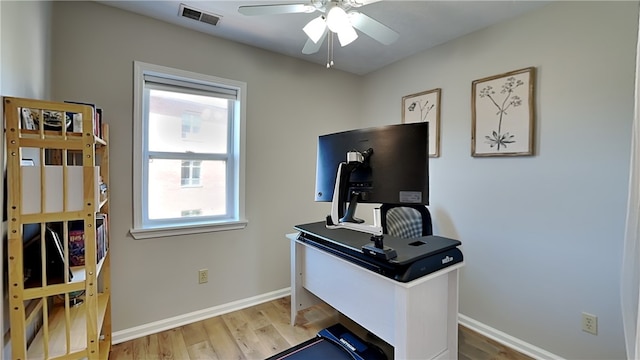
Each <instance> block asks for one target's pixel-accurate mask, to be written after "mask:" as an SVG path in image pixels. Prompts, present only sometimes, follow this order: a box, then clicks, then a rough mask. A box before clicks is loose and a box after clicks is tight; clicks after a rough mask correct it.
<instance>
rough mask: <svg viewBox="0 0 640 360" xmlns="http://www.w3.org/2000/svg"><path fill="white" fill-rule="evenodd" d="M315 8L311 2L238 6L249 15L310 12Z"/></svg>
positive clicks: (240, 11)
mask: <svg viewBox="0 0 640 360" xmlns="http://www.w3.org/2000/svg"><path fill="white" fill-rule="evenodd" d="M315 10H316V9H315V7H313V6H310V5H309V4H271V5H244V6H240V7H239V8H238V12H239V13H240V14H243V15H249V16H254V15H277V14H294V13H310V12H314V11H315Z"/></svg>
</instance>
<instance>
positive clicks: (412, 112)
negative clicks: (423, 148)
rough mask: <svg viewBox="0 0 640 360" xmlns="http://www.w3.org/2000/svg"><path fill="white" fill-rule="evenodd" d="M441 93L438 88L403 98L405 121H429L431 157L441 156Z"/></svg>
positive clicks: (403, 117)
mask: <svg viewBox="0 0 640 360" xmlns="http://www.w3.org/2000/svg"><path fill="white" fill-rule="evenodd" d="M440 93H441V89H440V88H438V89H433V90H427V91H423V92H419V93H416V94H411V95H407V96H404V97H403V98H402V122H403V123H405V124H407V123H415V122H424V121H426V122H428V123H429V157H438V156H440Z"/></svg>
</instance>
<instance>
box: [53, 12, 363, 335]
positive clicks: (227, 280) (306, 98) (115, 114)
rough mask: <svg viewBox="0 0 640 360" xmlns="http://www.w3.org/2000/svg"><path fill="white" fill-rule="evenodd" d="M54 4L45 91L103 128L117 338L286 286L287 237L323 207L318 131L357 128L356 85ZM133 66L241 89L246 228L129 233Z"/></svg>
mask: <svg viewBox="0 0 640 360" xmlns="http://www.w3.org/2000/svg"><path fill="white" fill-rule="evenodd" d="M53 9H54V10H53V13H54V24H55V25H54V27H53V44H52V45H53V49H54V52H53V63H52V66H53V69H54V73H53V96H54V98H55V100H64V99H75V100H80V101H92V102H96V103H99V104H100V105H101V106H102V107H103V108H104V109H105V120H106V122H107V123H108V124H109V125H110V126H111V142H110V144H111V148H110V151H111V152H110V155H111V187H110V195H111V201H112V202H111V204H110V205H111V209H112V213H111V225H112V227H111V250H112V299H113V303H112V309H113V328H114V331H119V330H123V329H128V328H131V327H135V326H140V325H144V324H147V323H149V322H153V321H159V320H163V319H165V318H168V317H173V316H178V315H182V314H186V313H189V312H193V311H196V310H200V309H206V308H209V307H213V306H216V305H221V304H226V303H229V302H231V301H235V300H240V299H245V298H248V297H252V296H256V295H261V294H264V293H267V292H270V291H275V290H280V289H286V288H288V287H289V286H290V283H289V244H288V240H287V239H285V234H286V233H291V232H293V228H292V227H293V225H295V224H300V223H305V222H312V221H320V220H322V219H324V216H325V214H326V213H328V211H329V207H328V204H315V203H314V202H313V199H314V194H313V188H314V178H315V156H316V155H315V151H316V149H315V148H316V141H317V136H318V135H320V134H323V133H328V132H332V131H338V130H343V129H345V128H352V127H354V126H355V124H356V122H357V119H358V118H359V117H360V109H361V106H360V102H361V101H360V95H359V94H360V91H359V90H360V87H359V85H360V78H358V77H356V76H353V75H349V74H346V73H341V72H338V71H333V70H327V69H325V68H324V67H323V66H319V65H314V64H310V63H307V62H302V61H299V60H295V59H292V58H288V57H284V56H280V55H276V54H274V53H270V52H266V51H262V50H258V49H255V48H252V47H247V46H244V45H240V44H236V43H233V42H229V41H225V40H221V39H218V38H215V37H211V36H207V35H204V34H201V33H198V32H194V31H191V30H187V29H183V28H180V27H176V26H172V25H168V24H165V23H162V22H160V21H157V20H154V19H150V18H146V17H142V16H139V15H135V14H132V13H128V12H124V11H122V10H119V9H115V8H111V7H108V6H104V5H101V4H97V3H93V2H55V3H54V5H53ZM134 60H140V61H144V62H147V63H155V64H159V65H163V66H170V67H175V68H180V69H183V70H188V71H194V72H200V73H204V74H209V75H214V76H218V77H223V78H229V79H234V80H239V81H245V82H247V84H248V91H247V93H248V104H247V169H246V177H247V178H246V183H247V187H246V199H247V201H246V205H247V210H246V215H247V218H248V220H249V225H248V226H247V228H246V229H244V230H234V231H224V232H216V233H210V234H200V235H190V236H183V237H168V238H161V239H151V240H133V239H132V237H131V236H130V235H129V234H128V231H129V229H130V228H131V226H132V218H133V216H132V202H131V201H132V200H131V197H132V178H131V176H132V170H131V167H132V151H133V150H132V135H131V134H132V129H133V124H132V121H133V120H132V112H133V111H132V99H133V94H132V88H133V61H134ZM202 268H208V269H209V282H208V283H207V284H205V285H198V282H197V271H198V269H202Z"/></svg>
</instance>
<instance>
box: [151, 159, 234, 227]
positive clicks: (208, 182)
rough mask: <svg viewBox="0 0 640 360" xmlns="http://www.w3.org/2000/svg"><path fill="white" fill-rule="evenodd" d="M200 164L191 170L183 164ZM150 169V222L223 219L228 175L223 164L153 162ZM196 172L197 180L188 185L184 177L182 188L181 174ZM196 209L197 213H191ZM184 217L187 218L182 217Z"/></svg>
mask: <svg viewBox="0 0 640 360" xmlns="http://www.w3.org/2000/svg"><path fill="white" fill-rule="evenodd" d="M185 163H186V164H189V163H199V165H200V166H199V167H196V168H191V167H189V166H182V165H183V164H185ZM148 165H149V182H148V184H147V188H148V190H149V193H148V204H147V205H148V206H147V208H148V212H149V219H151V220H163V219H174V218H181V217H184V216H215V215H225V211H226V203H227V198H226V193H227V183H226V179H227V174H226V163H225V161H193V162H190V161H182V160H165V159H152V160H150V161H149V162H148ZM185 169H186V171H187V173H188V172H189V169H191V170H195V169H198V176H199V178H198V179H199V180H195V181H194V182H193V183H190V182H189V181H190V180H189V179H193V177H192V176H191V177H189V176H188V177H187V181H188V182H187V184H186V185H198V184H199V185H200V186H197V187H183V186H182V185H183V184H184V182H183V181H185V177H184V176H183V174H184V171H185ZM194 209H198V211H197V212H195V211H193V210H194ZM183 214H187V215H183Z"/></svg>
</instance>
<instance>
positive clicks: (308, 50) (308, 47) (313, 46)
mask: <svg viewBox="0 0 640 360" xmlns="http://www.w3.org/2000/svg"><path fill="white" fill-rule="evenodd" d="M327 32H328V29H327V28H325V29H324V32H323V33H322V36H321V37H320V40H318V42H313V40H311V39H307V42H306V43H305V44H304V47H303V48H302V53H303V54H306V55H311V54H315V53H317V52H318V50H320V46H322V43H323V42H324V38H326V37H327Z"/></svg>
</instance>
